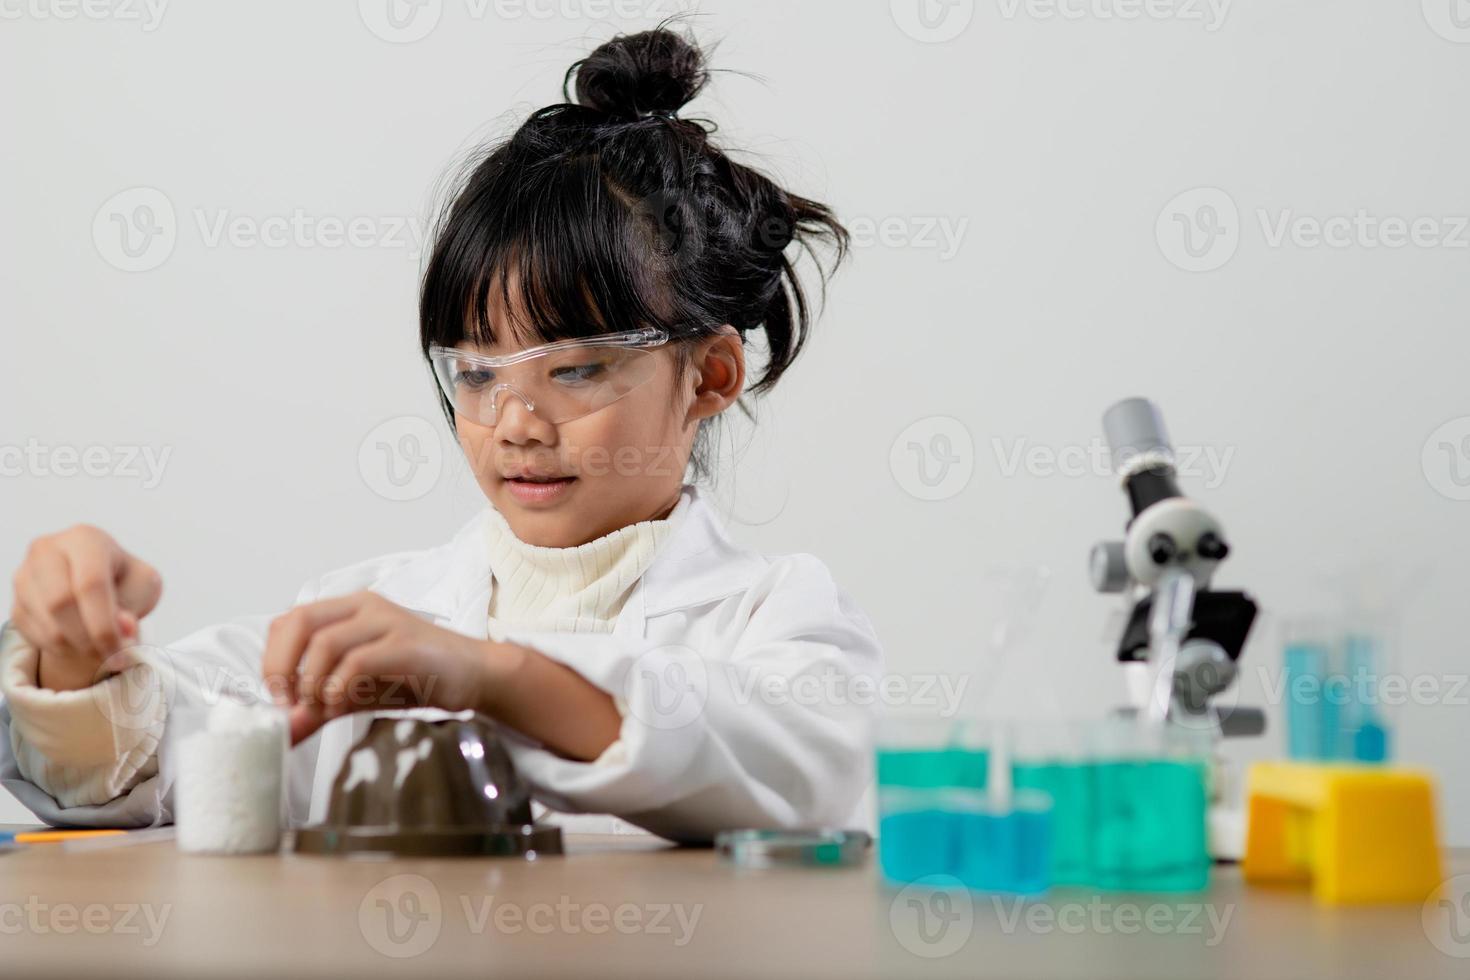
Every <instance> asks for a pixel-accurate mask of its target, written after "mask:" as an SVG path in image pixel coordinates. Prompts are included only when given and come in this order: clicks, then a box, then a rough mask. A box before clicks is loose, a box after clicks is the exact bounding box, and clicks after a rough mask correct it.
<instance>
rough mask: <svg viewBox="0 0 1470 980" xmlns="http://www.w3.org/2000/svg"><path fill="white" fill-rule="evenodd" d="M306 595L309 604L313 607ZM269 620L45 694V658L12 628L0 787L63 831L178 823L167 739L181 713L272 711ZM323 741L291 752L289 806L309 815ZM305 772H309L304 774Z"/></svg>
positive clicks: (162, 650) (143, 654)
mask: <svg viewBox="0 0 1470 980" xmlns="http://www.w3.org/2000/svg"><path fill="white" fill-rule="evenodd" d="M313 592H314V587H308V588H305V589H303V590H302V591H301V595H300V598H298V600H297V601H298V603H299V602H305V601H309V600H310V599H311V598H312V595H313ZM270 619H271V617H270V616H268V615H260V616H251V617H242V618H240V619H237V620H232V621H230V622H228V623H224V624H220V625H216V626H210V627H207V628H205V629H202V630H199V631H197V632H195V633H192V634H190V635H189V636H186V637H185V638H183V639H182V640H179V641H178V642H176V643H173V644H170V645H169V646H167V647H156V646H149V645H146V644H144V645H140V646H138V647H135V648H133V650H132V651H130V656H131V657H132V659H133V661H134V662H133V664H132V665H131V666H128V667H127V668H126V669H124V670H123V671H121V672H120V673H118V674H115V675H113V676H112V677H110V678H108V679H107V680H105V681H102V682H100V683H98V684H95V685H93V686H92V687H90V688H86V689H83V690H80V691H67V692H58V691H51V690H47V689H44V688H40V687H38V686H36V661H37V658H38V655H37V653H36V651H35V649H34V648H33V647H32V646H30V644H28V643H27V642H26V641H25V639H24V638H23V637H21V636H20V635H19V634H18V633H17V632H16V631H15V629H14V628H13V627H11V626H7V627H6V629H5V633H4V636H3V638H0V639H3V646H0V651H3V652H0V693H3V701H0V785H4V786H5V788H6V789H8V790H10V791H11V792H12V793H14V794H15V796H16V798H17V799H18V800H20V802H21V803H22V804H24V805H25V806H26V807H27V808H29V809H30V810H31V811H32V812H33V813H34V814H35V815H36V816H37V817H38V818H40V819H41V820H43V821H45V822H46V823H48V824H53V825H56V826H82V827H145V826H153V825H157V824H163V823H169V822H171V821H172V819H173V812H172V811H173V793H172V787H173V765H172V752H171V750H170V747H169V741H168V732H169V727H170V723H171V722H170V720H171V718H172V717H173V715H174V713H175V712H176V711H178V710H179V709H181V708H187V707H191V706H204V705H207V704H212V703H214V702H216V701H217V700H218V699H220V698H221V697H229V696H234V697H239V696H242V695H246V694H254V695H256V696H258V697H260V698H263V699H266V700H268V699H269V693H268V692H267V691H266V689H265V684H264V681H263V679H262V678H261V671H260V663H261V658H262V656H263V654H264V651H265V635H266V630H267V628H268V626H269V623H270ZM315 739H316V736H313V738H312V739H308V740H307V741H306V742H303V743H302V744H301V745H299V746H297V747H296V749H295V750H293V752H292V771H291V774H290V777H289V779H290V786H289V787H288V795H289V797H290V800H291V814H292V816H293V819H294V818H295V817H296V816H297V815H298V813H304V809H305V806H306V800H307V797H308V796H309V792H310V786H311V772H310V766H311V764H312V763H313V762H314V760H315V757H316V753H317V750H318V749H319V743H318V742H317V741H315ZM298 770H301V771H298Z"/></svg>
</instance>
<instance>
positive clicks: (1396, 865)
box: [1243, 762, 1444, 905]
mask: <svg viewBox="0 0 1470 980" xmlns="http://www.w3.org/2000/svg"><path fill="white" fill-rule="evenodd" d="M1247 792H1248V793H1249V796H1250V802H1249V813H1248V816H1249V821H1250V823H1249V826H1248V828H1247V832H1246V847H1245V860H1244V862H1243V871H1244V873H1245V880H1246V881H1249V882H1260V883H1268V882H1289V883H1300V884H1305V883H1307V882H1310V883H1311V885H1312V892H1313V894H1314V895H1315V896H1316V898H1317V900H1318V901H1319V902H1323V903H1325V904H1329V905H1348V904H1363V903H1380V902H1384V903H1386V902H1414V903H1418V902H1422V901H1424V899H1425V898H1426V897H1427V896H1428V895H1429V893H1430V892H1432V891H1433V890H1434V889H1435V888H1437V887H1438V886H1439V884H1440V883H1441V882H1442V881H1443V880H1444V875H1443V873H1442V866H1441V863H1440V853H1439V846H1438V843H1437V841H1438V835H1437V833H1436V830H1435V814H1434V809H1435V804H1434V778H1433V777H1432V776H1431V775H1430V774H1429V773H1426V772H1420V771H1417V770H1411V769H1398V768H1385V767H1383V766H1367V765H1363V766H1357V765H1320V764H1310V763H1299V762H1262V763H1256V764H1255V765H1253V766H1251V769H1250V776H1249V779H1248V783H1247Z"/></svg>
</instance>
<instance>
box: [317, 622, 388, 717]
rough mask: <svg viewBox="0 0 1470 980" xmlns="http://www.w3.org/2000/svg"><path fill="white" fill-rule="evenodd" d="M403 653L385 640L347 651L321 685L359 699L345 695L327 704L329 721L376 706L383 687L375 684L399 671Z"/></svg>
mask: <svg viewBox="0 0 1470 980" xmlns="http://www.w3.org/2000/svg"><path fill="white" fill-rule="evenodd" d="M402 654H403V651H402V650H400V649H398V647H397V646H395V645H394V644H393V643H391V642H390V641H388V640H385V639H382V638H378V639H375V640H373V641H372V642H370V643H363V644H361V645H359V646H355V647H353V648H352V649H351V650H349V651H347V653H346V654H345V655H344V656H343V657H341V658H340V659H339V660H338V661H337V663H336V665H335V667H334V668H333V669H332V673H331V674H329V675H328V676H327V677H325V678H323V680H322V685H323V686H324V687H325V688H326V689H327V690H330V691H341V692H344V695H345V694H346V693H348V692H352V693H354V694H355V695H356V696H355V697H347V696H343V697H341V698H337V699H334V700H332V701H330V702H328V703H327V704H326V717H327V720H329V721H330V720H331V719H333V718H339V717H341V716H342V715H345V714H347V713H348V712H350V711H361V710H363V709H365V708H373V707H377V704H378V700H377V699H378V696H379V691H380V688H379V687H378V685H377V683H376V681H377V680H378V678H380V677H381V676H382V675H384V674H387V673H392V672H394V671H396V669H397V667H396V665H397V664H399V663H400V662H401V660H402ZM359 678H369V679H370V680H371V681H372V682H373V683H363V682H362V681H361V680H359Z"/></svg>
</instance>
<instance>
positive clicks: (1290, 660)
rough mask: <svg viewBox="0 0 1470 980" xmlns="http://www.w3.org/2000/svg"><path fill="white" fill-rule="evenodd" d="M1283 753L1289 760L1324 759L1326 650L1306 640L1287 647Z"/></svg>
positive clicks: (1325, 747)
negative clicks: (1284, 750) (1323, 684)
mask: <svg viewBox="0 0 1470 980" xmlns="http://www.w3.org/2000/svg"><path fill="white" fill-rule="evenodd" d="M1285 660H1286V678H1285V680H1286V694H1287V702H1286V754H1287V756H1288V757H1289V758H1292V759H1322V758H1326V753H1327V746H1326V745H1325V744H1324V738H1323V734H1324V732H1325V731H1326V730H1327V725H1326V719H1324V718H1323V701H1324V700H1325V696H1324V695H1325V692H1324V691H1323V689H1322V681H1323V676H1324V674H1325V673H1326V668H1327V651H1326V650H1324V649H1322V648H1321V647H1319V646H1316V645H1313V644H1309V643H1305V644H1294V645H1291V646H1288V647H1287V648H1286V654H1285Z"/></svg>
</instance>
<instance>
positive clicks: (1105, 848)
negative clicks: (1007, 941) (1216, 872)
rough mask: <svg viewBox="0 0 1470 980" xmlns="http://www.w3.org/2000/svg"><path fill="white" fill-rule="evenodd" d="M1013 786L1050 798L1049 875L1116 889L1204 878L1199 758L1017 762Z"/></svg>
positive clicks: (1168, 887) (1201, 882) (1194, 883)
mask: <svg viewBox="0 0 1470 980" xmlns="http://www.w3.org/2000/svg"><path fill="white" fill-rule="evenodd" d="M1012 772H1013V776H1012V779H1013V780H1014V782H1015V785H1016V788H1018V789H1021V788H1029V789H1037V790H1041V791H1042V792H1045V793H1047V794H1048V795H1050V796H1051V798H1052V834H1053V836H1052V881H1053V883H1055V884H1058V885H1083V886H1092V887H1097V888H1106V889H1110V890H1116V891H1194V890H1197V889H1200V888H1204V887H1205V886H1206V885H1207V884H1208V882H1209V872H1210V860H1209V851H1208V845H1207V839H1206V794H1205V768H1204V763H1202V762H1198V761H1187V760H1155V759H1137V760H1127V761H1117V762H1097V763H1051V764H1045V765H1018V766H1016V767H1014V769H1013V770H1012Z"/></svg>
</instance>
